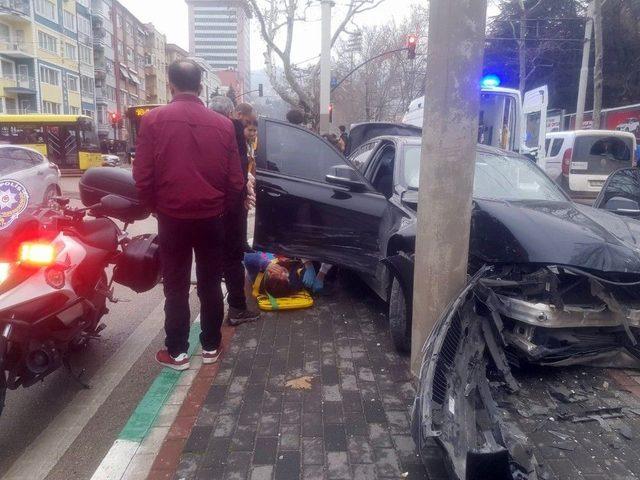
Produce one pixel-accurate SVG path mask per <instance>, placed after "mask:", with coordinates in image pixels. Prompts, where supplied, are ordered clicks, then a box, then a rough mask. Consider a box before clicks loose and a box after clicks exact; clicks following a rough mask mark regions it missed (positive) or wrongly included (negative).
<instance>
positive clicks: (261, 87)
mask: <svg viewBox="0 0 640 480" xmlns="http://www.w3.org/2000/svg"><path fill="white" fill-rule="evenodd" d="M258 96H259V97H260V98H262V97H264V87H263V86H262V84H261V83H259V84H258Z"/></svg>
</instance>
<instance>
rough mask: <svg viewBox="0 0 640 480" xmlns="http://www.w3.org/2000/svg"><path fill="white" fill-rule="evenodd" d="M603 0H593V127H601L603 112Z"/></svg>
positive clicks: (595, 128)
mask: <svg viewBox="0 0 640 480" xmlns="http://www.w3.org/2000/svg"><path fill="white" fill-rule="evenodd" d="M602 3H603V2H602V0H593V38H594V41H595V61H594V64H593V129H594V130H597V129H599V128H600V115H601V113H602V84H603V83H604V78H603V71H602V70H603V66H602V64H603V62H604V59H603V56H604V48H603V44H602Z"/></svg>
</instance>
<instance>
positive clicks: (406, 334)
mask: <svg viewBox="0 0 640 480" xmlns="http://www.w3.org/2000/svg"><path fill="white" fill-rule="evenodd" d="M389 332H390V333H391V338H392V339H393V344H394V345H395V347H396V350H398V352H401V353H409V352H411V320H410V319H409V317H408V316H407V301H406V297H405V294H404V291H403V289H402V285H400V282H399V281H398V279H397V278H394V279H393V283H392V284H391V294H390V296H389Z"/></svg>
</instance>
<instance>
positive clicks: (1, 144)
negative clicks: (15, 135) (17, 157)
mask: <svg viewBox="0 0 640 480" xmlns="http://www.w3.org/2000/svg"><path fill="white" fill-rule="evenodd" d="M3 148H19V149H20V150H27V151H29V152H33V153H37V154H38V155H40V156H43V155H42V153H40V152H39V151H37V150H35V149H33V148H29V147H25V146H24V145H13V144H12V143H0V149H3Z"/></svg>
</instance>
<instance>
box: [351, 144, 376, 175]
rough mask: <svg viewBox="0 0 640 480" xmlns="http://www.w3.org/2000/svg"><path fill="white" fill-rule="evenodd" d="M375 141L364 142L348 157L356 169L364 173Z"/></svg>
mask: <svg viewBox="0 0 640 480" xmlns="http://www.w3.org/2000/svg"><path fill="white" fill-rule="evenodd" d="M376 144H377V142H371V143H366V144H364V145H362V146H361V147H360V148H358V149H357V150H356V151H355V152H354V153H353V155H351V156H350V157H349V161H350V162H351V163H352V164H353V166H354V167H356V169H357V170H358V171H359V172H360V173H362V174H363V175H364V171H365V170H366V169H367V165H369V162H370V160H371V153H372V152H373V149H374V147H375V146H376Z"/></svg>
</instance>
